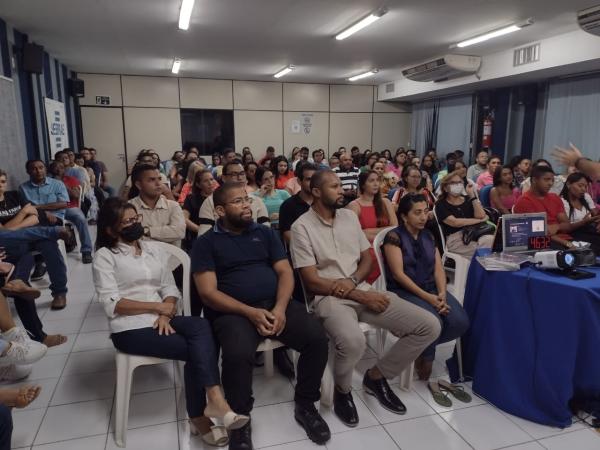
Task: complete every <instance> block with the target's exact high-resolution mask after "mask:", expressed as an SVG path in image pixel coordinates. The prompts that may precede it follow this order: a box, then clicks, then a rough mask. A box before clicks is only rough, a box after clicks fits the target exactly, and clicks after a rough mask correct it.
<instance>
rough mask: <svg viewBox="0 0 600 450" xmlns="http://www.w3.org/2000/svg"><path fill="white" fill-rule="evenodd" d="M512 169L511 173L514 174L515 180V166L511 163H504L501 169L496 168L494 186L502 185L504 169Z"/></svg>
mask: <svg viewBox="0 0 600 450" xmlns="http://www.w3.org/2000/svg"><path fill="white" fill-rule="evenodd" d="M505 169H506V170H510V173H512V174H513V181H514V180H515V174H514V172H513V168H512V167H511V165H510V164H504V165H503V166H502V167H500V168H499V169H496V171H495V172H494V175H493V177H492V179H493V180H494V181H493V183H492V184H493V185H494V186H500V185H501V184H502V171H503V170H505Z"/></svg>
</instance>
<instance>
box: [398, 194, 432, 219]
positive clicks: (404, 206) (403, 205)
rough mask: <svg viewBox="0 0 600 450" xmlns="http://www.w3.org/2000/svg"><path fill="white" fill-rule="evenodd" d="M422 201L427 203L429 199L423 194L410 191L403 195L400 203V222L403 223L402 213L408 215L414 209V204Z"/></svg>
mask: <svg viewBox="0 0 600 450" xmlns="http://www.w3.org/2000/svg"><path fill="white" fill-rule="evenodd" d="M420 202H425V203H427V199H426V198H425V196H424V195H423V194H414V193H408V194H406V195H405V196H404V197H402V198H401V199H400V202H399V203H398V211H397V215H398V223H402V220H401V218H402V214H404V215H407V214H408V213H409V212H410V210H411V209H412V207H413V205H414V204H415V203H420Z"/></svg>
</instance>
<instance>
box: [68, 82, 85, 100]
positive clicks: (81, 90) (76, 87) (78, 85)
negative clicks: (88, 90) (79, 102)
mask: <svg viewBox="0 0 600 450" xmlns="http://www.w3.org/2000/svg"><path fill="white" fill-rule="evenodd" d="M69 94H71V96H72V97H85V85H84V83H83V80H80V79H79V78H70V79H69Z"/></svg>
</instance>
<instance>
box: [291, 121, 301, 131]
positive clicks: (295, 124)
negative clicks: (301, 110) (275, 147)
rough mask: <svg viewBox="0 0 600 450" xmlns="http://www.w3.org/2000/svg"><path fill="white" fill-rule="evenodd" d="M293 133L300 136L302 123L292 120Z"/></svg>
mask: <svg viewBox="0 0 600 450" xmlns="http://www.w3.org/2000/svg"><path fill="white" fill-rule="evenodd" d="M292 133H294V134H298V133H300V121H299V120H292Z"/></svg>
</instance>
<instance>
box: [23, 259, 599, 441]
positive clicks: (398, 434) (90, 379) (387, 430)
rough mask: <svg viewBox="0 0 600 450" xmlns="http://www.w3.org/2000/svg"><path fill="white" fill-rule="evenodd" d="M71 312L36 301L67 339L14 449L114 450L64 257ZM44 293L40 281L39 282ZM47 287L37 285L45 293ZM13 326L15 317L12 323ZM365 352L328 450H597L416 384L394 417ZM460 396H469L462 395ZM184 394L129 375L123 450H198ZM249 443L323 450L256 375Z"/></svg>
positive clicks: (89, 330) (87, 301) (102, 355)
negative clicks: (353, 415)
mask: <svg viewBox="0 0 600 450" xmlns="http://www.w3.org/2000/svg"><path fill="white" fill-rule="evenodd" d="M68 259H69V261H68V264H69V296H68V299H69V304H68V306H67V308H66V309H65V310H64V311H49V310H48V305H49V301H50V297H49V293H48V290H47V289H45V290H44V291H43V297H42V298H41V299H40V301H39V302H38V305H39V311H40V314H41V315H42V320H43V322H44V326H45V328H46V331H47V332H61V333H64V334H68V335H69V342H68V343H67V344H65V345H62V346H60V347H56V348H53V349H51V350H50V351H49V352H48V355H47V356H46V357H44V358H43V359H42V360H41V361H39V362H38V363H37V364H36V365H35V368H34V371H33V373H32V374H31V376H30V378H29V380H27V382H28V383H29V382H33V381H35V383H37V384H40V385H41V386H42V393H41V395H40V397H39V398H38V399H37V400H36V401H35V402H34V403H33V404H31V405H30V406H29V407H28V408H26V409H23V410H16V409H15V410H13V417H14V422H15V429H14V432H13V448H33V449H36V450H37V449H39V450H42V449H44V450H71V449H72V450H80V449H86V450H103V449H115V448H117V447H116V445H115V443H114V439H113V434H112V433H113V429H114V426H113V424H112V420H114V403H113V399H114V387H115V364H114V351H113V348H112V345H111V342H110V340H109V338H108V331H107V330H108V327H107V321H106V318H105V316H104V312H103V310H102V309H101V308H100V307H99V305H97V304H93V303H92V296H93V288H92V280H91V267H90V266H89V265H88V266H84V265H83V264H81V262H80V261H79V257H78V256H75V255H73V254H70V255H69V258H68ZM45 283H46V285H47V282H45ZM43 285H44V282H42V286H43ZM15 317H16V315H15ZM450 351H451V345H450V346H449V345H446V346H442V347H441V348H439V350H438V360H437V361H436V364H435V366H434V375H435V376H438V377H439V376H445V370H444V366H443V364H442V361H444V360H445V359H446V357H447V356H448V354H449V352H450ZM373 357H374V353H373V352H372V351H368V352H367V353H366V354H365V359H364V360H363V361H361V363H360V365H359V368H358V369H357V371H356V376H355V379H354V383H353V385H354V388H355V389H356V393H355V395H354V400H355V402H356V406H357V408H358V411H359V415H360V424H359V426H358V427H357V428H355V429H349V428H347V427H346V426H344V425H343V424H342V423H341V422H340V421H339V420H337V418H336V417H335V415H334V414H333V413H332V412H331V411H330V410H329V409H327V408H324V409H322V413H323V416H324V417H325V419H326V420H327V422H328V423H329V426H330V428H331V430H332V432H333V437H332V439H331V441H330V442H329V443H328V444H327V446H326V448H327V449H328V450H363V449H369V450H388V449H389V450H397V449H402V450H421V449H422V450H431V449H442V450H463V449H471V448H474V449H496V448H510V449H515V450H517V449H518V450H535V449H543V448H546V449H550V450H592V449H594V450H598V449H600V434H598V433H596V432H594V431H592V430H591V429H589V428H587V427H586V426H584V425H583V424H581V423H576V424H574V425H573V426H571V427H570V428H569V429H566V430H559V429H553V428H550V427H545V426H542V425H538V424H535V423H532V422H528V421H526V420H523V419H520V418H518V417H514V416H511V415H509V414H507V413H504V412H502V411H500V410H498V409H496V408H494V407H493V406H491V405H489V404H488V403H487V402H486V401H484V400H483V399H480V398H478V397H476V396H474V399H473V402H472V403H470V404H460V403H459V402H456V401H455V403H458V404H455V405H454V407H453V408H443V407H440V406H438V405H437V404H436V403H434V402H433V400H432V399H431V396H430V395H429V392H428V390H427V388H426V386H425V385H424V384H422V383H420V382H418V381H416V382H415V383H414V386H413V389H412V390H411V391H410V392H403V391H400V390H399V389H398V387H397V386H396V385H394V389H395V390H396V391H397V392H398V394H399V396H400V398H401V399H402V400H403V401H404V402H405V403H406V405H407V407H408V413H407V414H406V415H405V416H397V415H395V414H392V413H390V412H388V411H386V410H384V409H383V408H381V407H380V406H379V404H378V403H377V402H376V401H375V400H374V398H373V397H371V396H369V395H366V394H365V393H364V392H362V390H361V377H362V373H363V371H364V369H365V368H367V367H369V366H370V364H372V363H373V361H374V359H373ZM466 388H467V391H470V389H469V387H468V386H466ZM180 393H181V389H180V387H179V386H176V384H175V377H174V368H173V364H171V363H168V364H163V365H160V366H149V367H143V368H140V369H138V370H137V371H136V374H135V379H134V385H133V396H132V399H131V406H130V417H129V432H128V435H127V444H128V445H127V448H128V449H144V450H148V449H177V448H179V449H182V450H183V449H186V450H187V449H205V448H210V447H207V446H203V444H202V443H201V441H200V440H199V439H198V438H196V437H191V436H190V433H189V427H187V426H186V422H185V420H184V418H185V407H184V404H183V403H182V401H181V398H180ZM254 393H255V398H256V401H255V405H256V407H255V409H254V411H253V413H252V416H253V430H254V431H253V436H254V444H255V447H256V448H257V449H263V448H268V449H270V450H304V449H316V448H325V447H319V446H316V445H314V444H312V443H311V442H310V441H308V440H306V435H305V434H304V432H303V430H302V429H301V428H300V427H299V426H298V425H297V424H296V423H295V421H294V418H293V402H292V399H293V386H292V384H291V383H290V382H289V381H288V380H286V379H284V378H283V377H281V376H280V375H278V374H276V375H275V376H274V378H272V379H267V378H266V377H265V376H264V375H263V374H262V370H261V369H257V370H256V376H255V379H254Z"/></svg>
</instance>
